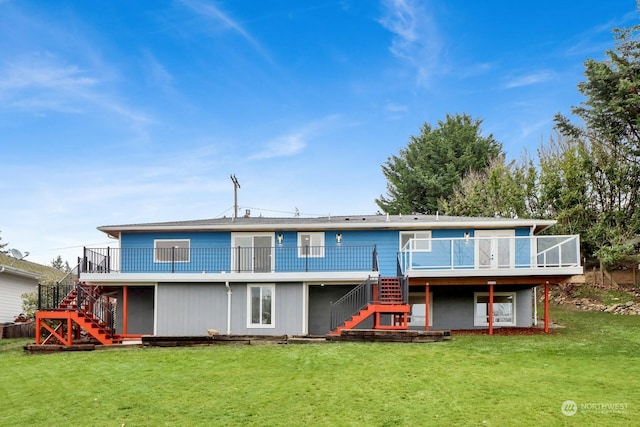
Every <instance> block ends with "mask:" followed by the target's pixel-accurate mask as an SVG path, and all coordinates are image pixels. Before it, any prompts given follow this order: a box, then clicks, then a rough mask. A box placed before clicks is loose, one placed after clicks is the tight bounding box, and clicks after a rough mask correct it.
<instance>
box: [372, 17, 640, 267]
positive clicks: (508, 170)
mask: <svg viewBox="0 0 640 427" xmlns="http://www.w3.org/2000/svg"><path fill="white" fill-rule="evenodd" d="M639 35H640V25H636V26H633V27H630V28H622V29H616V30H614V48H613V49H610V50H607V51H606V52H605V59H604V60H600V61H597V60H594V59H588V60H587V61H585V63H584V66H585V71H584V75H585V80H584V81H583V82H581V83H579V84H578V91H579V92H580V93H581V94H582V95H583V96H584V98H585V100H584V101H583V102H581V103H580V105H578V106H573V107H572V108H571V113H572V115H574V116H575V117H574V119H573V120H572V119H571V118H569V117H566V116H564V115H562V114H557V115H556V116H555V117H554V129H555V131H556V134H555V135H554V136H552V137H550V138H549V141H547V142H543V143H541V144H540V146H539V147H538V148H537V150H536V153H535V156H534V155H531V154H530V153H528V152H524V153H522V155H521V158H520V159H519V160H513V161H509V162H507V161H506V154H505V153H504V151H503V148H502V144H501V143H499V142H498V141H496V140H495V139H494V138H493V136H492V135H489V136H484V135H482V132H481V124H482V121H481V120H479V119H474V118H472V117H470V116H469V115H467V114H453V115H449V114H447V115H446V117H445V119H444V120H442V121H438V123H437V125H435V126H432V125H430V124H427V123H425V124H424V125H423V126H422V128H421V129H420V134H419V135H417V136H411V137H410V138H409V142H408V143H407V146H406V147H405V148H403V149H402V150H400V152H399V153H398V154H397V155H392V156H390V157H389V158H388V159H387V161H386V162H385V163H384V164H383V165H382V172H383V174H384V175H385V177H386V179H387V191H386V195H381V196H380V197H379V198H378V199H376V203H377V205H378V207H379V208H380V209H381V210H382V211H383V212H385V213H389V214H401V213H403V214H406V213H431V214H434V213H435V212H436V211H437V212H439V213H440V214H444V215H460V216H481V217H494V216H501V217H511V218H514V217H520V218H539V219H554V220H557V221H558V225H557V226H556V229H555V233H556V234H558V233H563V234H565V233H566V234H580V236H581V242H582V248H581V250H582V255H583V256H584V257H585V258H587V259H588V260H598V261H601V262H602V263H604V264H605V265H606V266H609V267H610V266H613V265H614V264H616V263H618V262H620V261H622V260H625V259H628V258H629V257H630V256H633V257H632V258H631V259H633V260H634V262H636V263H637V262H638V258H637V255H636V254H637V253H638V244H639V243H640V209H637V208H636V206H637V205H638V203H639V201H640V200H639V198H640V37H639ZM576 119H577V120H576Z"/></svg>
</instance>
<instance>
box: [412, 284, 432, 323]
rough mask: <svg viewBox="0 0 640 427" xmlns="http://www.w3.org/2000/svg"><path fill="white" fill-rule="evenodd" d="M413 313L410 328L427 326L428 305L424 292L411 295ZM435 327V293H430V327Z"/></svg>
mask: <svg viewBox="0 0 640 427" xmlns="http://www.w3.org/2000/svg"><path fill="white" fill-rule="evenodd" d="M409 304H410V305H411V313H410V314H409V326H419V327H424V326H426V321H427V313H426V312H427V304H426V301H425V293H424V292H415V293H411V294H409ZM431 325H433V293H432V292H429V326H431Z"/></svg>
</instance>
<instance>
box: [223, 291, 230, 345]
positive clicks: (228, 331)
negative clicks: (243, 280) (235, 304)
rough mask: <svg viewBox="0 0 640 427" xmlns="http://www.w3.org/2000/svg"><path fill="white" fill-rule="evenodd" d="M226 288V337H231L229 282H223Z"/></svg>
mask: <svg viewBox="0 0 640 427" xmlns="http://www.w3.org/2000/svg"><path fill="white" fill-rule="evenodd" d="M224 285H225V286H226V287H227V335H231V286H229V281H226V282H224Z"/></svg>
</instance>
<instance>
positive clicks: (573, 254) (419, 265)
mask: <svg viewBox="0 0 640 427" xmlns="http://www.w3.org/2000/svg"><path fill="white" fill-rule="evenodd" d="M398 256H399V262H400V266H401V268H402V271H403V272H405V273H406V272H409V271H416V270H489V269H491V270H493V269H550V268H554V269H558V268H560V269H562V268H577V267H580V266H581V264H580V236H577V235H572V236H524V237H518V236H508V237H499V236H495V237H485V236H482V237H466V238H465V237H460V238H432V239H410V240H409V241H408V242H407V244H406V245H405V246H404V247H403V248H402V250H401V251H400V253H399V255H398Z"/></svg>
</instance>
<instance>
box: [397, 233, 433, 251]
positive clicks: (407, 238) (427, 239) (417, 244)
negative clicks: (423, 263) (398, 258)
mask: <svg viewBox="0 0 640 427" xmlns="http://www.w3.org/2000/svg"><path fill="white" fill-rule="evenodd" d="M409 242H411V244H410V245H409ZM400 250H401V251H408V250H411V251H423V252H431V230H423V231H401V232H400Z"/></svg>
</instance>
